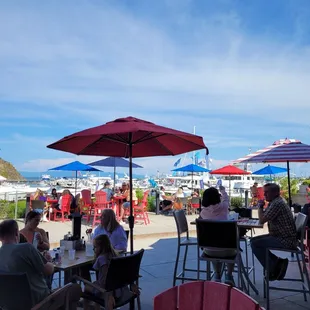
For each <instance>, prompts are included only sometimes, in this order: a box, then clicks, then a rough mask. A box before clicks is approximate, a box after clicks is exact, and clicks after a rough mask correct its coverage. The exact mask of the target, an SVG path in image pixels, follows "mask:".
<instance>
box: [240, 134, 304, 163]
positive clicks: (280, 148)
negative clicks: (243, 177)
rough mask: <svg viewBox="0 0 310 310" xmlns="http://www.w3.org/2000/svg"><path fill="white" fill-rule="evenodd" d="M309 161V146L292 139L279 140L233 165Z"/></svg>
mask: <svg viewBox="0 0 310 310" xmlns="http://www.w3.org/2000/svg"><path fill="white" fill-rule="evenodd" d="M288 161H289V162H307V161H310V145H307V144H304V143H301V142H300V141H299V140H294V139H281V140H279V141H276V142H274V143H273V144H272V145H270V146H268V147H266V148H264V149H261V150H258V151H256V152H254V153H251V154H248V155H246V156H245V157H241V158H239V159H237V160H235V161H234V163H275V162H277V163H280V162H288Z"/></svg>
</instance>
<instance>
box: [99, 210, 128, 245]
mask: <svg viewBox="0 0 310 310" xmlns="http://www.w3.org/2000/svg"><path fill="white" fill-rule="evenodd" d="M99 235H107V236H108V237H109V238H110V241H111V244H112V246H113V248H114V249H115V250H118V251H126V250H127V235H126V232H125V230H124V228H123V226H121V225H120V224H119V223H118V222H117V220H116V216H115V213H114V211H113V210H112V209H104V210H103V211H102V214H101V223H100V225H99V226H97V228H96V229H95V231H94V237H96V236H99Z"/></svg>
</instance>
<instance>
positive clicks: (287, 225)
mask: <svg viewBox="0 0 310 310" xmlns="http://www.w3.org/2000/svg"><path fill="white" fill-rule="evenodd" d="M122 187H123V186H122ZM104 190H106V189H104ZM126 190H127V191H128V186H127V185H126V188H125V186H124V189H123V193H124V192H125V191H126ZM263 190H264V196H265V200H266V201H267V202H268V206H267V208H266V207H265V201H259V204H258V217H259V221H260V223H262V224H264V223H266V222H268V227H269V233H268V234H265V235H261V236H257V237H253V238H252V239H251V246H252V250H253V253H254V255H255V256H256V257H257V259H258V260H259V262H260V263H261V265H262V266H263V267H264V268H265V267H266V259H268V260H269V266H270V275H269V277H270V280H271V281H273V280H281V279H283V278H284V276H285V274H286V270H287V267H288V260H287V259H282V258H279V257H277V256H276V255H275V254H273V253H271V252H270V253H269V256H268V258H266V255H265V249H266V248H267V247H277V248H284V249H292V248H296V246H297V237H296V229H295V222H294V218H293V214H292V212H291V209H290V207H289V206H288V205H287V203H286V201H285V200H284V199H283V198H282V197H281V195H280V187H279V186H278V185H277V184H274V183H268V184H266V185H264V187H263ZM161 191H164V189H163V188H161ZM197 194H198V193H197ZM177 195H181V190H180V191H178V193H176V194H175V197H176V198H177ZM162 196H163V197H162V198H163V200H162V201H163V202H164V201H165V200H168V199H165V197H164V194H162ZM126 202H127V200H126ZM126 202H124V203H126ZM201 204H202V206H201V212H200V217H201V218H202V219H209V220H219V221H221V220H228V219H229V208H230V203H229V197H228V195H227V193H226V190H225V188H224V187H223V186H220V187H219V189H217V188H214V187H210V188H208V189H206V190H205V191H204V192H203V195H202V203H201ZM165 205H167V202H165V203H163V206H165ZM41 215H42V214H40V213H37V212H35V211H30V212H29V213H28V214H27V216H26V222H25V227H24V228H22V229H21V230H19V229H18V225H17V223H16V221H14V220H6V221H3V222H2V223H0V241H1V242H2V247H1V248H0V270H5V271H7V272H14V273H16V272H26V273H27V275H28V277H29V283H30V287H31V294H32V299H33V303H34V304H35V303H38V302H39V301H40V300H42V299H43V298H45V297H46V296H48V295H49V294H50V292H51V282H50V281H51V277H52V275H53V272H54V265H53V264H52V263H51V257H50V255H49V252H48V250H49V248H50V244H49V241H48V237H47V235H46V232H45V231H44V230H43V229H42V228H39V227H38V226H39V224H40V219H41ZM35 240H36V242H34V241H35ZM34 244H36V247H35V246H34ZM93 247H94V257H95V258H94V263H93V264H92V266H88V267H83V268H82V269H81V270H80V274H81V275H82V277H83V279H87V280H90V274H89V271H90V269H95V270H96V271H97V272H98V277H97V279H96V281H95V284H97V285H98V286H100V287H104V284H105V280H106V275H107V270H108V266H109V261H110V260H111V258H113V257H115V256H118V255H122V253H123V252H124V251H126V250H127V235H126V232H125V230H124V228H123V227H122V225H120V223H119V222H118V221H117V220H116V216H115V213H114V211H113V210H112V209H105V210H103V212H102V215H101V223H100V225H99V226H98V227H97V228H96V229H95V230H94V239H93ZM204 251H205V254H206V255H208V256H214V257H230V256H232V255H234V254H235V253H232V251H231V250H228V249H224V250H216V251H214V250H212V249H205V250H204ZM222 267H223V266H222V264H221V263H218V262H216V263H213V268H214V271H215V276H214V280H215V281H217V282H221V281H222V279H221V270H222ZM233 267H234V266H233V264H228V266H227V274H226V276H225V280H224V281H225V283H227V284H229V285H232V286H233V285H235V282H234V278H233V274H232V272H233ZM84 289H85V290H86V291H88V292H89V293H90V294H94V295H95V296H100V295H101V294H102V293H101V292H100V291H98V290H96V289H93V288H91V287H89V286H87V285H86V286H85V288H84ZM126 289H128V288H124V290H119V291H117V292H113V293H108V294H106V295H105V296H102V297H103V298H105V299H106V305H107V306H106V309H108V310H109V309H113V305H114V302H115V299H117V298H120V297H121V296H122V294H123V293H124V292H125V290H126ZM131 289H132V290H136V291H137V290H138V288H136V287H132V288H131ZM88 306H89V305H88V303H87V302H85V303H84V307H85V309H88ZM98 309H99V308H98Z"/></svg>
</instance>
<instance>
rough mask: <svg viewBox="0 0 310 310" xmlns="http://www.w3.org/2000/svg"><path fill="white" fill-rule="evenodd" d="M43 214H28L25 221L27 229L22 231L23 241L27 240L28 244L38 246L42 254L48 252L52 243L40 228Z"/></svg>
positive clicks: (31, 212)
mask: <svg viewBox="0 0 310 310" xmlns="http://www.w3.org/2000/svg"><path fill="white" fill-rule="evenodd" d="M40 220H41V214H40V213H38V212H36V211H30V212H28V214H27V216H26V221H25V227H24V228H23V229H21V230H20V232H19V233H20V238H21V241H23V239H24V240H26V241H27V242H28V243H31V244H37V249H38V250H39V251H40V252H43V251H48V250H49V249H50V243H49V240H48V238H47V235H46V232H45V230H44V229H42V228H39V227H38V226H39V224H40Z"/></svg>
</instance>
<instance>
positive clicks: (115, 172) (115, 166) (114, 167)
mask: <svg viewBox="0 0 310 310" xmlns="http://www.w3.org/2000/svg"><path fill="white" fill-rule="evenodd" d="M115 173H116V165H115V161H114V179H113V188H114V192H115Z"/></svg>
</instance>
